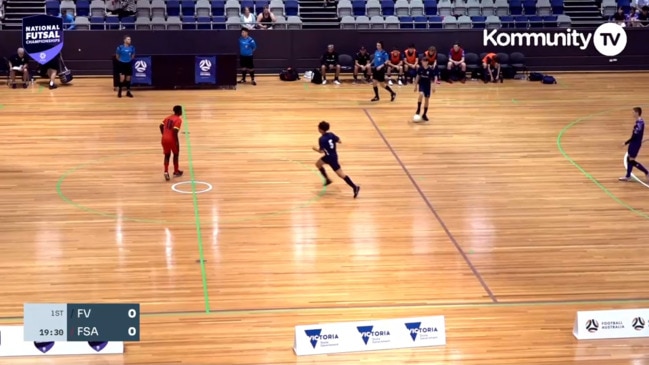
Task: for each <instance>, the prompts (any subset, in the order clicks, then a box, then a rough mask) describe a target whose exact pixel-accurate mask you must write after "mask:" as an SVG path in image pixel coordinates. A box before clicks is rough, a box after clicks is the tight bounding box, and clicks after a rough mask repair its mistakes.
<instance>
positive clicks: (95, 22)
mask: <svg viewBox="0 0 649 365" xmlns="http://www.w3.org/2000/svg"><path fill="white" fill-rule="evenodd" d="M104 22H105V19H104V17H103V16H93V17H91V18H90V30H104V29H105V26H104Z"/></svg>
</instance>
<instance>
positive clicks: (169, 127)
mask: <svg viewBox="0 0 649 365" xmlns="http://www.w3.org/2000/svg"><path fill="white" fill-rule="evenodd" d="M182 124H183V120H182V118H180V117H179V116H177V115H175V114H172V115H170V116H168V117H167V118H165V120H163V121H162V123H160V125H161V126H162V128H163V129H162V140H163V141H174V142H175V141H176V133H175V132H174V130H178V131H180V127H181V126H182Z"/></svg>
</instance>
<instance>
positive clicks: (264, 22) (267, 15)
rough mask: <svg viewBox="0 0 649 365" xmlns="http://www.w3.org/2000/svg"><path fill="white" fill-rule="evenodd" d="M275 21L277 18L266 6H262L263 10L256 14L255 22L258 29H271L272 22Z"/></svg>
mask: <svg viewBox="0 0 649 365" xmlns="http://www.w3.org/2000/svg"><path fill="white" fill-rule="evenodd" d="M276 21H277V18H275V15H274V14H273V13H271V12H270V10H269V9H268V6H266V7H264V10H263V11H262V12H261V13H259V16H257V24H259V28H260V29H273V24H275V22H276Z"/></svg>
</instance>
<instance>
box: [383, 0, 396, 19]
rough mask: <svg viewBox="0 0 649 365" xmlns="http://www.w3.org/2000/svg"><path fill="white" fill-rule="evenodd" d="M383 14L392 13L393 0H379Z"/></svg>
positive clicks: (388, 14)
mask: <svg viewBox="0 0 649 365" xmlns="http://www.w3.org/2000/svg"><path fill="white" fill-rule="evenodd" d="M381 10H382V11H383V16H390V15H394V0H381Z"/></svg>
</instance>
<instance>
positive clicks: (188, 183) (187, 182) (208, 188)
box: [171, 181, 212, 194]
mask: <svg viewBox="0 0 649 365" xmlns="http://www.w3.org/2000/svg"><path fill="white" fill-rule="evenodd" d="M181 185H193V186H194V187H195V186H197V185H204V186H205V188H204V189H203V190H198V189H192V190H189V191H187V190H181V189H179V188H178V187H179V186H181ZM171 190H173V191H175V192H176V193H180V194H202V193H207V192H208V191H211V190H212V184H208V183H206V182H203V181H182V182H179V183H175V184H173V185H171Z"/></svg>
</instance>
